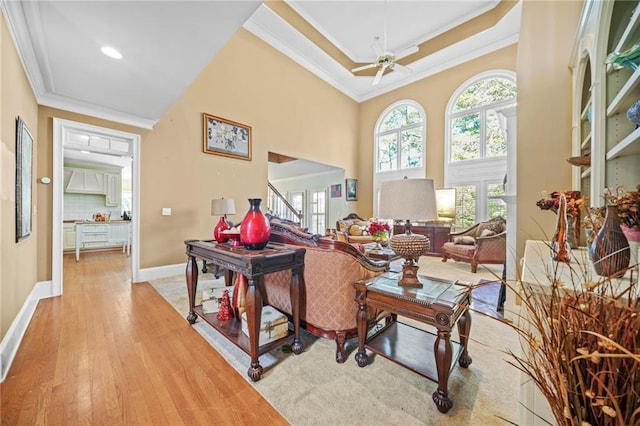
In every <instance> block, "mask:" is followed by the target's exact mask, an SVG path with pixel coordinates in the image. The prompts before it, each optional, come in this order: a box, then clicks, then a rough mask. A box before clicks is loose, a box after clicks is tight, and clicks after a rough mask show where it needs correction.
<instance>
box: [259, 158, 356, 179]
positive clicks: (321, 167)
mask: <svg viewBox="0 0 640 426" xmlns="http://www.w3.org/2000/svg"><path fill="white" fill-rule="evenodd" d="M333 172H344V169H341V168H339V167H334V166H329V165H327V164H322V163H317V162H315V161H309V160H304V159H297V160H294V161H287V162H284V163H272V162H269V181H270V182H274V181H277V180H280V179H289V178H292V177H299V176H308V175H320V174H325V173H333Z"/></svg>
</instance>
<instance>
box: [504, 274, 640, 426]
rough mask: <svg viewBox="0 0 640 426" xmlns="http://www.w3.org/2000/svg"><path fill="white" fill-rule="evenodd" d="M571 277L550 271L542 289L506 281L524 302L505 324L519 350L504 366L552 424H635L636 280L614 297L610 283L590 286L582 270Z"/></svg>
mask: <svg viewBox="0 0 640 426" xmlns="http://www.w3.org/2000/svg"><path fill="white" fill-rule="evenodd" d="M569 267H570V268H573V266H571V265H570V266H569ZM576 268H577V269H579V268H578V267H576ZM571 271H572V272H571V276H572V277H573V278H572V281H574V282H573V283H571V285H566V284H565V283H563V282H562V281H560V280H559V279H557V278H555V276H554V273H553V272H551V273H550V274H549V275H550V276H548V277H547V278H548V280H549V283H545V284H537V285H536V284H527V283H523V282H522V283H518V286H517V288H514V286H511V285H510V284H509V283H508V282H505V284H506V285H507V286H508V287H510V288H511V289H512V290H513V291H514V292H516V293H517V294H518V295H519V296H520V298H521V301H522V308H521V311H520V313H519V314H518V317H519V321H517V322H513V323H506V324H508V325H509V326H511V327H512V328H513V329H514V330H516V332H517V333H518V334H519V335H520V337H521V342H522V350H521V352H518V353H515V352H513V351H507V353H508V355H509V356H510V359H509V360H507V362H508V363H509V364H511V365H513V366H514V367H515V368H517V369H518V370H520V371H521V372H522V373H524V374H525V375H527V376H528V377H530V378H531V379H532V380H533V382H534V383H535V385H536V386H537V388H538V389H539V390H540V392H541V393H542V395H543V396H544V397H545V398H546V399H547V401H548V402H549V406H550V408H551V411H552V413H553V416H554V419H555V421H556V423H557V424H558V425H572V426H573V425H576V426H588V425H605V426H608V425H620V426H621V425H638V424H640V312H639V309H640V296H639V292H638V289H637V277H636V278H634V277H633V275H632V276H631V279H630V280H629V281H626V285H627V287H626V288H624V289H622V290H617V291H616V285H615V283H616V282H617V281H616V280H612V279H601V280H600V281H598V282H591V281H588V279H587V277H588V276H589V274H588V273H586V272H585V271H579V270H574V269H572V270H571ZM534 414H535V413H534Z"/></svg>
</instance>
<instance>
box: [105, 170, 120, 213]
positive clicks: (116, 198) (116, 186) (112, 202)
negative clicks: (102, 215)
mask: <svg viewBox="0 0 640 426" xmlns="http://www.w3.org/2000/svg"><path fill="white" fill-rule="evenodd" d="M104 176H105V202H104V204H105V205H106V206H110V207H115V206H119V205H120V202H121V199H122V179H121V177H120V174H119V173H105V175H104Z"/></svg>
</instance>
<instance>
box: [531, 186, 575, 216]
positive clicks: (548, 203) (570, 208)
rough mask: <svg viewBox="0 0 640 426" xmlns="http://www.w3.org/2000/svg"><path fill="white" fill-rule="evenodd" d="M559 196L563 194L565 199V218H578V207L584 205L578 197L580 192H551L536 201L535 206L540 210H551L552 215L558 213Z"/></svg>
mask: <svg viewBox="0 0 640 426" xmlns="http://www.w3.org/2000/svg"><path fill="white" fill-rule="evenodd" d="M561 194H564V196H565V197H566V199H567V216H570V217H578V216H580V206H582V205H583V204H584V199H583V198H581V197H580V191H553V192H552V193H551V195H549V196H548V197H547V196H544V197H543V198H542V199H540V200H538V201H537V202H536V206H538V207H539V208H540V210H551V211H552V212H554V213H558V207H559V206H560V195H561Z"/></svg>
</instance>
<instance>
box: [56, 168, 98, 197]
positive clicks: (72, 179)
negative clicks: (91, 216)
mask: <svg viewBox="0 0 640 426" xmlns="http://www.w3.org/2000/svg"><path fill="white" fill-rule="evenodd" d="M65 184H66V185H65V192H69V193H74V194H105V173H104V171H101V170H90V169H74V168H65Z"/></svg>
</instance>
